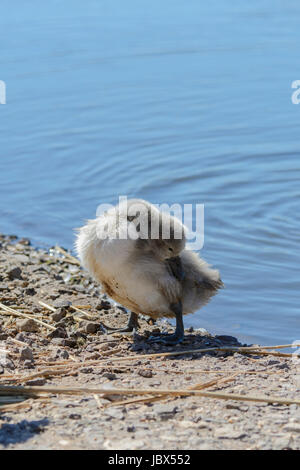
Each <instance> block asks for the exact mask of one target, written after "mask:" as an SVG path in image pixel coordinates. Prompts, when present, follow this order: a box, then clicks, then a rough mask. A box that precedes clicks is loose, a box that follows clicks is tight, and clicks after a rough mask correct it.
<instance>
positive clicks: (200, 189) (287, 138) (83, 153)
mask: <svg viewBox="0 0 300 470" xmlns="http://www.w3.org/2000/svg"><path fill="white" fill-rule="evenodd" d="M299 25H300V3H299V1H298V0H289V1H285V2H282V1H276V0H253V1H252V2H240V1H237V0H236V1H234V0H226V1H225V0H223V1H221V0H219V1H210V2H199V0H190V1H189V2H184V1H182V0H181V1H179V0H164V1H163V2H162V1H158V0H152V1H151V2H148V1H143V0H128V1H126V2H125V1H124V0H102V1H100V0H86V1H85V2H82V1H79V0H64V1H54V0H48V1H47V2H40V1H39V0H27V1H26V2H24V1H21V0H16V1H15V2H13V4H12V2H11V1H10V2H9V1H6V0H2V2H1V7H0V50H1V54H0V80H4V81H5V82H6V86H7V104H6V105H0V194H1V197H0V221H1V224H0V231H1V232H4V233H15V234H17V235H20V236H28V237H30V238H32V240H33V241H34V243H36V244H37V245H41V246H50V245H53V244H55V243H58V244H60V245H62V246H65V247H67V248H72V245H73V239H74V235H73V228H74V227H78V226H80V225H81V224H82V223H83V220H84V219H86V218H92V217H94V215H95V212H96V208H97V206H98V204H100V203H102V202H109V203H110V202H117V200H118V196H119V194H121V195H128V196H129V197H132V196H134V197H142V198H145V199H149V200H150V201H152V202H155V203H161V202H166V203H173V202H177V203H193V204H196V203H203V204H205V244H204V248H203V250H202V255H203V257H204V258H206V259H207V260H208V261H209V262H211V263H213V264H214V265H215V266H217V267H218V268H219V269H220V271H221V274H222V278H223V280H224V282H225V284H226V289H224V290H223V291H222V292H221V293H220V294H219V295H218V296H217V297H216V298H214V299H213V301H212V302H211V303H210V304H209V305H208V306H207V307H205V308H204V309H203V310H202V311H200V312H199V313H198V314H196V315H194V316H190V317H187V318H186V325H194V326H196V327H205V328H207V329H209V330H210V331H212V332H215V333H223V334H233V335H235V336H238V337H239V338H240V339H242V340H247V341H252V342H260V343H267V344H272V343H277V344H279V343H285V342H291V341H294V340H299V339H300V312H299V303H300V294H299V290H300V283H299V266H300V250H299V242H300V234H299V228H300V215H299V202H300V184H299V181H300V160H299V153H300V152H299V147H300V142H299V141H300V139H299V136H300V106H297V105H294V104H292V101H291V95H292V92H293V90H292V88H291V84H292V82H293V81H294V80H297V79H298V80H299V79H300V62H299V44H300V27H299Z"/></svg>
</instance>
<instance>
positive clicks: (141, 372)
mask: <svg viewBox="0 0 300 470" xmlns="http://www.w3.org/2000/svg"><path fill="white" fill-rule="evenodd" d="M138 374H139V375H140V376H141V377H145V378H146V379H151V377H152V376H153V374H152V371H151V370H144V369H139V370H138Z"/></svg>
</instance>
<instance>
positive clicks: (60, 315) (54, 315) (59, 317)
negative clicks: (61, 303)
mask: <svg viewBox="0 0 300 470" xmlns="http://www.w3.org/2000/svg"><path fill="white" fill-rule="evenodd" d="M66 313H67V312H66V309H65V308H64V307H62V308H59V309H58V310H57V311H56V312H54V313H52V314H51V315H50V317H51V320H53V321H54V322H59V321H60V320H62V319H63V318H65V316H66Z"/></svg>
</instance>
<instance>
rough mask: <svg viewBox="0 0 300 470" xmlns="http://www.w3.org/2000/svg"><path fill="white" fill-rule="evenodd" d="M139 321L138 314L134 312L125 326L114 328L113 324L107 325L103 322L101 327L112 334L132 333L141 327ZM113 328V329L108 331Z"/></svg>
mask: <svg viewBox="0 0 300 470" xmlns="http://www.w3.org/2000/svg"><path fill="white" fill-rule="evenodd" d="M139 326H140V325H139V322H138V315H137V314H136V313H134V312H131V313H130V317H129V320H128V323H127V325H126V327H125V328H112V327H111V326H107V325H105V324H104V323H101V327H102V329H103V331H104V333H106V334H108V335H111V334H113V333H130V332H132V331H134V330H137V329H138V327H139ZM107 330H111V331H109V332H108V331H107Z"/></svg>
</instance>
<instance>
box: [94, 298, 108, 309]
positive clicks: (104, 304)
mask: <svg viewBox="0 0 300 470" xmlns="http://www.w3.org/2000/svg"><path fill="white" fill-rule="evenodd" d="M110 308H111V303H110V302H108V301H107V300H101V302H100V303H99V304H98V305H97V307H96V309H97V310H109V309H110Z"/></svg>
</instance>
